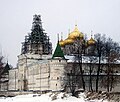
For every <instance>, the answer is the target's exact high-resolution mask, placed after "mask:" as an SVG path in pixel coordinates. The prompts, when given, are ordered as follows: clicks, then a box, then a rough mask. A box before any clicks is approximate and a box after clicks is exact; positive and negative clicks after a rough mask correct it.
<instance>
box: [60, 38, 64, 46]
mask: <svg viewBox="0 0 120 102" xmlns="http://www.w3.org/2000/svg"><path fill="white" fill-rule="evenodd" d="M59 44H60V46H62V47H63V46H65V42H64V41H63V40H62V39H61V40H60V41H59Z"/></svg>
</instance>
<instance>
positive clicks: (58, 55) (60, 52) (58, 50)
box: [52, 42, 65, 59]
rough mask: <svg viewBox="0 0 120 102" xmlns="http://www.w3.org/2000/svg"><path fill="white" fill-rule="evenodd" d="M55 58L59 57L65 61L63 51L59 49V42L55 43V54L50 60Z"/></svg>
mask: <svg viewBox="0 0 120 102" xmlns="http://www.w3.org/2000/svg"><path fill="white" fill-rule="evenodd" d="M55 57H61V58H63V59H65V57H64V54H63V51H62V49H61V47H60V44H59V42H58V43H57V47H56V49H55V52H54V54H53V56H52V59H53V58H55Z"/></svg>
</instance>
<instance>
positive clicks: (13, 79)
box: [8, 69, 18, 90]
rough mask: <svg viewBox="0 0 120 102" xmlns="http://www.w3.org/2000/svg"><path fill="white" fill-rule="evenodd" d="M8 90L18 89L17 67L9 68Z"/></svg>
mask: <svg viewBox="0 0 120 102" xmlns="http://www.w3.org/2000/svg"><path fill="white" fill-rule="evenodd" d="M8 89H9V90H18V69H11V70H9V87H8Z"/></svg>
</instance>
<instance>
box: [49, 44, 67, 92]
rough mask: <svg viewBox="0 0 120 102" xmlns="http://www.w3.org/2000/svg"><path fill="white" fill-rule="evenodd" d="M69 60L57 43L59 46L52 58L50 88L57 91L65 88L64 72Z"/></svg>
mask: <svg viewBox="0 0 120 102" xmlns="http://www.w3.org/2000/svg"><path fill="white" fill-rule="evenodd" d="M66 65H67V61H66V59H65V57H64V54H63V51H62V50H61V47H60V45H59V42H58V43H57V47H56V49H55V52H54V54H53V57H52V59H51V60H50V72H51V74H50V89H51V90H55V91H60V90H63V88H64V80H63V79H64V77H65V75H64V72H65V67H66Z"/></svg>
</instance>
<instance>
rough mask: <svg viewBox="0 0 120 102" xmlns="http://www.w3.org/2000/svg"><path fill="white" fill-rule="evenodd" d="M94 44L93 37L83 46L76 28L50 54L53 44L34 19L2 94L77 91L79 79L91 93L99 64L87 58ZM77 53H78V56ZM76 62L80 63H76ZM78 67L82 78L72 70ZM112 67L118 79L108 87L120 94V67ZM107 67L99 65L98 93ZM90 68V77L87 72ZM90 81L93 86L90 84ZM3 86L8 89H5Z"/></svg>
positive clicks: (79, 83)
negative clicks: (71, 89) (69, 89)
mask: <svg viewBox="0 0 120 102" xmlns="http://www.w3.org/2000/svg"><path fill="white" fill-rule="evenodd" d="M83 43H84V44H83ZM95 43H96V41H95V40H94V38H93V37H92V35H91V38H90V39H89V40H87V42H86V41H85V36H84V34H83V33H82V32H80V31H79V29H78V27H77V25H75V28H74V30H73V31H72V32H70V33H69V34H68V38H66V39H65V40H63V38H62V37H61V40H60V41H59V40H58V42H57V46H56V49H55V51H54V53H53V54H52V43H51V42H50V39H49V36H48V35H47V34H46V33H45V31H44V29H43V28H42V23H41V16H40V15H34V17H33V23H32V29H31V32H30V33H29V34H28V35H27V36H25V41H24V42H23V43H22V48H21V54H20V55H18V63H17V67H16V68H13V69H10V70H9V75H8V81H7V84H6V83H3V84H2V87H1V90H13V91H63V90H66V89H68V88H69V87H75V88H76V90H77V89H80V88H83V87H82V84H81V83H82V79H81V77H82V76H83V78H84V82H85V89H86V90H91V89H93V90H94V89H95V84H96V82H95V81H96V77H97V76H96V73H97V66H98V63H95V62H91V61H90V59H89V58H90V57H88V55H89V54H92V53H93V52H94V46H95ZM81 49H85V50H81ZM81 51H82V52H81ZM79 53H81V55H80V56H79V55H78V54H79ZM89 56H90V55H89ZM79 59H82V60H81V61H79ZM80 66H82V72H83V75H81V74H77V75H76V72H75V70H76V69H78V71H77V72H78V73H79V70H80V69H79V67H80ZM113 66H114V73H115V74H114V76H115V77H117V79H116V81H115V85H113V84H111V91H117V92H118V91H120V88H119V87H120V82H119V81H120V76H119V74H118V73H120V69H119V68H120V63H116V64H115V65H113ZM106 67H107V65H106V63H105V62H102V68H103V69H104V70H100V76H99V77H100V78H99V79H100V81H99V90H106V87H105V85H103V83H105V82H104V79H105V76H106V74H105V70H106V69H107V68H106ZM90 68H91V70H92V71H91V73H90V72H89V69H90ZM90 77H91V82H92V83H90V82H89V78H90ZM72 79H73V81H69V82H70V83H69V85H68V80H72ZM75 83H77V84H75ZM6 85H8V86H7V87H5V86H6ZM70 85H72V86H70ZM91 86H92V87H91ZM83 89H84V88H83Z"/></svg>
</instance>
